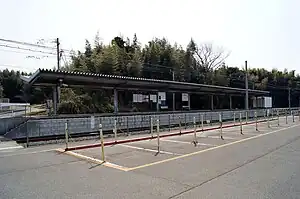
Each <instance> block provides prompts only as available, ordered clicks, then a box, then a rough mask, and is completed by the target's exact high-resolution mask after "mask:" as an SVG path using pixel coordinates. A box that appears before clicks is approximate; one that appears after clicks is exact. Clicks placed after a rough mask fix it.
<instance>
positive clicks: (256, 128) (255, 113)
mask: <svg viewBox="0 0 300 199" xmlns="http://www.w3.org/2000/svg"><path fill="white" fill-rule="evenodd" d="M254 117H255V130H256V131H258V126H257V112H256V111H255V112H254Z"/></svg>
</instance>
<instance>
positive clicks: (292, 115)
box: [292, 111, 295, 122]
mask: <svg viewBox="0 0 300 199" xmlns="http://www.w3.org/2000/svg"><path fill="white" fill-rule="evenodd" d="M292 116H293V122H295V114H294V111H292Z"/></svg>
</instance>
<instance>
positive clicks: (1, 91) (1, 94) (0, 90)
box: [0, 84, 3, 98]
mask: <svg viewBox="0 0 300 199" xmlns="http://www.w3.org/2000/svg"><path fill="white" fill-rule="evenodd" d="M0 98H3V87H2V85H1V84H0Z"/></svg>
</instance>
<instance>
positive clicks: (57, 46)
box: [56, 38, 60, 70]
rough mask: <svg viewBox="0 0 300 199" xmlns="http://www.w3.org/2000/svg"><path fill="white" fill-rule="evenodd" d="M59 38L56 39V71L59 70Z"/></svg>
mask: <svg viewBox="0 0 300 199" xmlns="http://www.w3.org/2000/svg"><path fill="white" fill-rule="evenodd" d="M59 44H60V43H59V38H56V53H57V70H60V52H59Z"/></svg>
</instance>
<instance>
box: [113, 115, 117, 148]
mask: <svg viewBox="0 0 300 199" xmlns="http://www.w3.org/2000/svg"><path fill="white" fill-rule="evenodd" d="M114 134H115V142H117V120H116V119H115V120H114Z"/></svg>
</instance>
